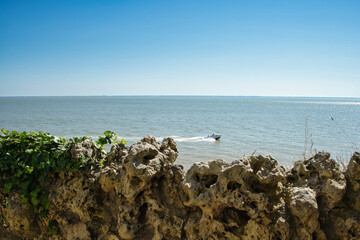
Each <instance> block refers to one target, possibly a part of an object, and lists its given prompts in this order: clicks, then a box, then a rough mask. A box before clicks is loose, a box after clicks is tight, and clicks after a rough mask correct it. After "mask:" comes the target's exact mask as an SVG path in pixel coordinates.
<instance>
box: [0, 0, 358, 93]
mask: <svg viewBox="0 0 360 240" xmlns="http://www.w3.org/2000/svg"><path fill="white" fill-rule="evenodd" d="M359 89H360V1H356V0H354V1H346V0H344V1H331V0H327V1H307V0H302V1H257V0H254V1H240V0H238V1H229V0H224V1H211V0H206V1H196V0H192V1H187V0H181V1H180V0H178V1H172V0H163V1H137V0H132V1H130V0H129V1H121V0H118V1H110V0H104V1H91V0H86V1H77V0H73V1H65V0H62V1H49V0H46V1H40V0H37V1H16V0H11V1H10V0H9V1H4V0H0V96H53V95H58V96H59V95H60V96H68V95H246V96H249V95H251V96H253V95H257V96H329V97H334V96H345V97H360V91H359Z"/></svg>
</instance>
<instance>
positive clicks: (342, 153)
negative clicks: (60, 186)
mask: <svg viewBox="0 0 360 240" xmlns="http://www.w3.org/2000/svg"><path fill="white" fill-rule="evenodd" d="M0 128H5V129H8V130H18V131H29V130H32V131H45V132H49V133H51V134H53V135H56V136H63V137H72V136H85V135H86V136H93V137H96V136H98V135H101V134H102V133H103V132H104V131H106V130H111V131H114V132H116V133H117V134H119V136H120V137H122V138H124V139H125V140H126V141H127V142H128V144H132V143H134V142H136V141H139V140H140V139H141V138H142V137H143V136H145V135H148V134H151V135H153V136H155V137H156V138H157V140H158V141H161V140H162V138H164V137H167V136H171V137H173V138H174V139H175V141H176V142H177V144H178V148H179V152H180V154H179V157H178V160H177V163H178V164H182V165H184V166H185V168H188V167H189V166H191V164H192V163H194V162H196V161H208V160H213V159H218V158H221V159H224V160H226V161H229V162H230V161H233V160H237V159H239V158H240V157H242V156H243V155H251V154H253V153H254V152H255V151H256V152H255V154H263V155H268V154H270V155H272V156H273V157H274V158H275V159H276V160H278V162H279V163H280V164H283V165H290V164H291V163H292V162H294V161H296V160H298V159H301V158H303V156H302V154H303V152H304V149H305V146H306V147H307V156H311V152H310V150H311V147H312V152H315V149H316V150H317V151H320V150H326V151H328V152H330V153H331V154H332V157H333V158H334V159H336V158H339V159H340V158H341V159H342V160H343V161H344V162H347V161H348V160H349V159H350V157H351V155H352V153H353V152H354V151H356V150H357V151H359V148H360V134H359V132H360V99H358V98H301V97H296V98H294V97H213V96H211V97H208V96H111V97H2V98H0ZM305 132H306V135H307V138H306V137H305ZM211 133H217V134H221V135H222V137H221V140H220V141H215V140H211V139H206V138H204V137H205V136H207V135H208V134H211ZM310 136H311V137H310Z"/></svg>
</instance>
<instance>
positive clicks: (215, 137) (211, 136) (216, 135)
mask: <svg viewBox="0 0 360 240" xmlns="http://www.w3.org/2000/svg"><path fill="white" fill-rule="evenodd" d="M206 138H213V139H215V140H219V139H220V138H221V135H219V134H215V133H213V134H211V135H208V136H207V137H206Z"/></svg>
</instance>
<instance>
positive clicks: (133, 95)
mask: <svg viewBox="0 0 360 240" xmlns="http://www.w3.org/2000/svg"><path fill="white" fill-rule="evenodd" d="M21 97H23V98H25V97H29V98H31V97H34V98H36V97H39V98H40V97H280V98H360V96H359V97H354V96H300V95H298V96H283V95H215V94H208V95H206V94H93V95H14V96H11V95H10V96H6V95H5V96H0V98H21Z"/></svg>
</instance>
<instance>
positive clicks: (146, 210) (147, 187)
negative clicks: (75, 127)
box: [0, 136, 360, 240]
mask: <svg viewBox="0 0 360 240" xmlns="http://www.w3.org/2000/svg"><path fill="white" fill-rule="evenodd" d="M72 154H73V157H77V158H81V157H83V156H85V157H93V158H98V159H99V158H104V157H105V156H102V155H101V153H99V152H97V151H96V150H95V147H94V145H93V143H92V142H91V141H89V140H85V141H84V142H83V143H81V144H77V145H76V146H75V147H74V149H73V150H72ZM177 155H178V150H177V147H176V143H175V142H174V140H173V139H171V138H167V139H164V140H163V142H162V143H161V144H160V143H158V142H156V140H155V138H153V137H151V136H148V137H145V138H144V139H142V140H141V141H140V142H138V143H136V144H133V145H132V146H130V147H127V146H125V145H118V144H115V145H114V146H112V148H111V151H110V152H109V153H108V155H107V156H106V160H107V161H106V164H105V166H104V167H99V168H97V169H93V170H90V169H89V170H86V171H83V172H75V173H61V174H57V175H53V176H52V177H51V179H50V180H49V182H48V184H47V189H48V192H49V200H50V202H51V205H50V209H49V213H48V216H47V217H46V218H44V217H41V216H40V215H39V214H36V213H34V211H33V209H32V208H31V207H30V206H29V205H23V204H20V196H19V195H18V194H16V193H14V194H12V195H11V196H9V197H7V198H6V199H4V197H2V198H3V199H2V200H3V202H4V201H6V202H7V203H8V205H7V206H3V205H2V206H0V210H1V216H2V218H3V219H2V223H1V224H2V225H1V227H0V238H1V239H36V238H37V239H74V240H75V239H107V240H115V239H359V238H360V224H359V223H360V154H359V153H355V154H354V155H353V157H352V159H351V160H350V162H349V165H348V167H347V169H346V171H345V172H344V171H341V170H340V168H339V165H338V164H337V163H336V162H335V161H334V160H332V159H331V158H330V155H329V154H328V153H318V154H316V155H315V156H314V157H313V158H311V159H309V160H306V161H298V162H296V163H295V164H294V166H293V167H292V168H291V169H290V170H288V171H285V169H284V168H283V167H282V166H279V165H278V164H277V162H276V160H274V159H273V158H272V157H270V156H266V157H263V156H251V157H243V158H242V159H240V160H238V161H234V162H232V163H227V162H225V161H223V160H214V161H210V162H199V163H195V164H194V165H193V166H192V167H191V168H190V169H189V170H188V171H187V173H185V172H184V171H183V168H182V166H179V165H176V164H174V162H175V160H176V157H177Z"/></svg>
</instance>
